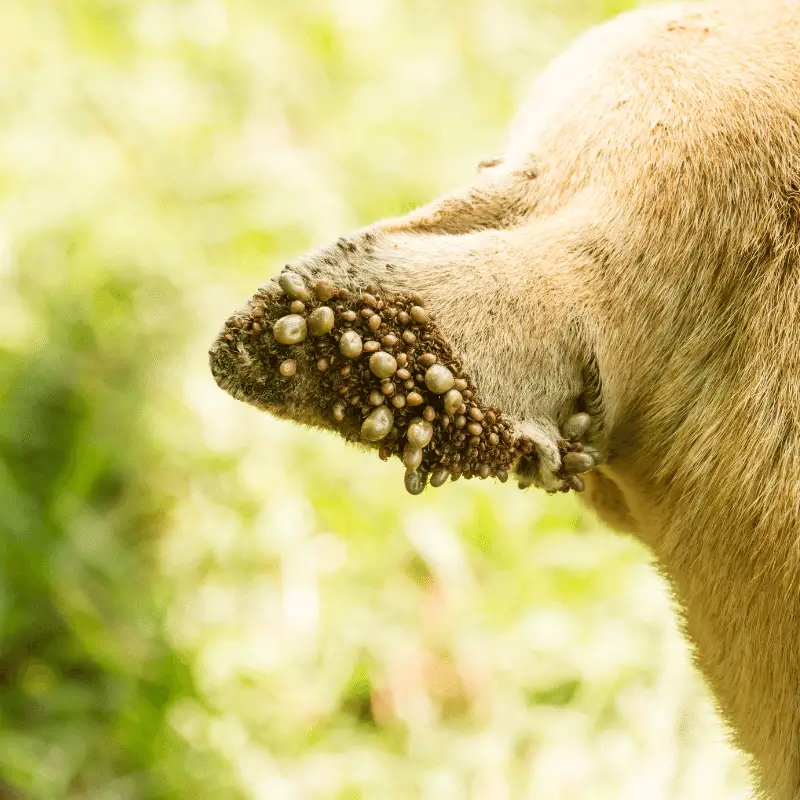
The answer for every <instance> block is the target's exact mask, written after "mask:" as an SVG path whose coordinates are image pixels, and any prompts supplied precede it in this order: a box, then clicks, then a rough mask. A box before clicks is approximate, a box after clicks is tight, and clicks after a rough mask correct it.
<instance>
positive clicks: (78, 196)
mask: <svg viewBox="0 0 800 800" xmlns="http://www.w3.org/2000/svg"><path fill="white" fill-rule="evenodd" d="M627 5H628V4H627V3H625V2H612V1H609V2H603V1H602V0H592V1H591V2H586V1H585V0H569V1H568V2H555V0H492V2H482V1H479V0H441V1H440V2H430V0H261V1H258V0H230V1H229V2H224V0H185V2H181V1H180V0H152V1H150V0H143V1H142V2H123V1H122V0H94V1H93V2H92V1H91V0H71V1H70V2H60V1H57V0H24V1H23V0H16V1H15V2H12V1H11V0H6V2H3V3H2V4H0V36H1V37H2V47H0V303H1V304H2V307H1V311H2V313H0V334H1V335H0V398H2V404H1V405H0V408H1V409H2V414H0V525H1V526H2V539H1V540H0V542H1V545H0V553H2V561H0V798H3V800H5V799H6V798H21V799H23V800H29V799H30V800H33V799H36V800H38V799H39V798H42V799H43V800H44V799H48V800H49V799H50V798H58V799H59V800H62V799H67V800H78V798H80V799H81V800H84V799H85V800H89V798H91V800H101V799H102V800H112V799H113V800H116V799H117V798H120V799H130V800H134V799H137V800H138V798H164V799H165V800H166V799H167V798H176V799H177V798H181V799H183V798H200V800H205V799H206V798H220V800H227V799H228V798H254V799H256V800H295V799H297V800H323V799H324V800H328V799H331V800H333V799H336V800H356V799H357V798H364V799H366V798H370V799H371V798H386V799H387V800H400V798H402V799H403V800H405V799H406V798H424V799H425V800H450V799H452V800H456V799H457V798H458V799H460V798H476V799H477V798H480V800H484V799H488V800H512V799H515V798H532V799H533V798H535V800H562V799H564V800H565V799H566V798H591V799H592V800H604V799H605V798H608V799H609V800H611V799H612V798H613V800H620V798H626V799H627V798H630V799H631V800H633V798H636V800H640V798H648V800H650V799H651V798H652V799H655V800H658V799H659V798H664V800H667V799H669V800H694V798H697V800H700V799H701V798H702V800H708V798H726V799H728V798H744V797H746V796H748V792H747V780H746V772H745V765H744V760H743V758H742V757H741V756H740V755H738V754H737V753H736V752H735V751H734V750H733V749H732V748H730V747H729V745H728V744H727V743H726V741H727V737H726V734H725V731H724V730H723V729H722V727H721V726H720V725H719V723H718V721H717V719H716V717H715V714H714V712H713V710H712V704H711V702H710V700H709V697H708V694H707V692H706V690H705V689H704V687H703V686H702V684H701V683H700V681H699V679H698V678H697V677H696V675H695V674H694V672H693V671H692V669H691V667H690V655H689V653H688V649H687V647H686V646H685V645H684V643H683V642H682V640H681V639H680V637H679V635H678V633H677V624H676V621H675V618H674V614H673V609H672V605H671V600H670V598H669V595H668V590H667V587H666V585H665V583H664V582H663V581H662V580H661V579H660V577H659V576H658V575H657V573H656V571H655V569H654V567H653V566H652V564H651V560H650V557H649V555H648V554H647V553H646V552H645V551H644V549H643V548H641V547H640V546H638V545H637V544H635V543H633V542H631V541H629V540H626V539H625V538H622V537H618V536H615V535H611V534H609V533H607V532H603V531H601V530H599V529H598V527H597V526H596V524H595V523H594V522H593V521H592V519H591V518H590V517H589V516H588V515H587V514H586V513H585V512H583V511H582V510H581V509H580V508H579V506H578V505H577V504H576V503H575V501H574V499H573V498H571V497H566V498H565V497H560V498H556V499H550V498H547V497H546V496H544V495H541V494H538V493H534V492H528V493H522V492H520V491H518V490H517V489H516V488H513V487H512V486H511V485H508V486H505V487H501V486H488V485H477V484H476V482H471V483H469V484H467V483H464V482H462V483H459V484H456V485H449V486H448V487H446V488H444V489H442V490H439V491H438V492H435V493H434V492H428V493H426V494H425V495H424V496H423V497H421V498H415V499H412V498H410V497H407V496H406V495H405V494H404V492H403V490H402V480H401V479H400V472H399V466H398V465H397V464H381V463H380V462H379V461H378V459H377V458H375V457H370V456H367V455H363V454H360V453H358V452H356V451H354V450H351V449H349V448H348V447H347V446H345V445H344V444H343V443H342V442H341V441H340V440H338V439H336V438H334V437H333V436H328V435H325V434H320V433H312V432H309V431H305V430H300V429H298V428H296V427H294V426H292V425H290V424H288V423H281V422H277V421H275V420H272V419H269V418H267V417H266V416H264V415H261V414H259V413H257V412H256V411H255V410H254V409H252V408H249V407H246V406H244V405H240V404H238V403H236V402H235V401H233V400H232V399H230V398H229V397H228V396H226V395H225V394H223V393H222V392H221V391H220V390H219V389H217V387H216V386H215V385H214V383H213V381H212V379H211V376H210V374H209V372H208V368H207V361H206V351H207V348H208V345H209V344H210V342H211V340H212V338H213V336H214V335H215V333H216V331H217V329H218V328H219V326H220V324H221V323H222V321H223V320H224V318H225V317H226V316H227V315H228V314H229V313H230V312H231V311H232V310H233V309H234V308H235V307H236V306H237V305H238V304H239V303H240V302H241V301H242V300H243V299H244V298H245V297H246V296H247V295H249V293H250V292H251V291H252V290H253V289H254V288H255V286H256V285H258V284H259V283H261V282H263V281H264V280H265V279H266V278H267V277H269V276H270V275H272V274H273V273H275V272H276V271H277V270H278V269H280V267H281V266H282V265H283V264H284V263H285V262H286V261H287V260H289V259H291V258H292V257H295V256H297V255H299V254H300V253H302V252H303V251H305V250H308V249H310V248H312V247H315V246H317V245H320V244H322V243H325V242H326V241H327V240H329V239H332V238H334V237H336V236H338V235H339V234H341V233H342V232H346V231H347V230H349V229H351V228H353V227H356V226H359V225H362V224H365V223H368V222H369V221H371V220H374V219H375V218H378V217H381V216H388V215H394V214H398V213H402V212H403V211H405V210H407V209H409V208H411V207H413V206H414V205H416V204H418V203H420V202H422V201H425V200H427V199H429V198H431V197H433V196H434V195H435V194H437V193H439V192H442V191H445V190H447V189H449V188H450V187H451V186H452V185H454V184H457V183H462V182H463V181H464V180H467V179H469V177H470V176H471V175H472V174H473V171H474V167H475V165H476V164H477V162H478V161H479V160H480V159H482V158H485V157H490V156H492V155H494V154H495V153H496V152H497V149H498V147H499V145H500V144H501V143H502V141H503V137H504V135H505V128H506V124H507V122H508V120H509V118H510V116H511V115H512V113H513V111H514V109H515V106H516V104H517V103H518V101H519V100H520V98H521V97H522V96H523V93H524V90H525V87H526V85H527V83H528V81H529V79H530V77H531V76H532V75H533V74H534V73H535V71H536V70H537V69H539V68H541V66H542V65H543V64H544V63H545V62H546V61H547V60H548V59H549V58H551V57H552V56H553V55H555V54H556V53H557V52H558V51H560V50H561V49H562V48H563V47H564V46H565V45H566V43H567V42H568V41H569V40H570V38H572V37H573V36H574V35H575V34H576V33H577V32H578V31H579V30H581V29H583V28H585V27H587V26H588V25H590V24H592V23H593V22H595V21H597V20H600V19H602V18H604V17H606V16H608V15H610V14H612V13H615V12H618V11H620V10H623V9H624V8H625V7H626V6H627Z"/></svg>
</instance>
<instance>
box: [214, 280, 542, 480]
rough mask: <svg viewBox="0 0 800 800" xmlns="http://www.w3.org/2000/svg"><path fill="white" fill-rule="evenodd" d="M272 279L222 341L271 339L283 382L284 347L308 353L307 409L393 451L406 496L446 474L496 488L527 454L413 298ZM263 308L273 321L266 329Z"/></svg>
mask: <svg viewBox="0 0 800 800" xmlns="http://www.w3.org/2000/svg"><path fill="white" fill-rule="evenodd" d="M278 283H279V286H280V288H281V290H282V293H281V294H280V295H279V296H277V297H276V296H275V294H274V291H273V292H270V296H269V297H266V296H265V297H264V305H261V304H259V303H258V302H256V304H255V306H254V308H253V310H252V312H251V319H250V320H248V321H246V322H245V321H243V320H240V321H239V322H238V324H236V325H234V328H233V329H231V330H230V332H229V333H228V334H226V338H228V340H229V341H231V342H233V341H234V340H235V337H236V336H237V335H245V334H246V335H248V337H249V338H250V340H251V342H252V340H253V338H254V337H268V338H269V339H271V340H272V342H270V344H271V345H272V346H271V347H270V348H269V350H270V351H271V352H272V353H273V356H272V361H273V362H274V364H275V369H276V373H277V374H279V375H280V376H281V377H280V379H281V380H287V381H291V380H293V379H295V378H296V377H297V375H298V370H299V369H300V367H299V366H298V360H297V359H296V358H293V357H292V356H293V350H294V348H297V347H298V346H301V345H302V346H304V347H309V346H310V347H311V348H313V355H314V358H313V362H314V363H315V367H314V369H315V371H316V375H317V380H318V381H319V389H320V391H319V394H318V398H317V399H316V403H317V404H318V405H319V403H320V402H321V409H320V410H321V411H322V413H323V415H326V416H327V418H328V420H329V422H330V424H331V427H333V428H334V429H337V428H338V429H340V430H341V431H342V432H343V433H345V432H346V431H352V430H353V429H354V426H357V430H358V431H359V432H360V437H361V439H362V440H363V441H364V442H368V443H371V444H374V445H375V446H376V447H377V448H378V451H379V455H380V457H381V458H382V459H383V460H387V459H389V458H390V457H391V456H393V455H396V456H397V457H398V458H399V459H400V460H401V461H402V462H403V465H404V466H405V468H406V474H405V486H406V489H407V490H408V491H409V492H410V493H411V494H414V495H416V494H420V493H421V492H422V491H423V490H424V488H425V486H426V485H427V484H428V483H430V484H431V486H434V487H436V486H441V485H442V484H444V483H445V482H446V481H447V480H448V478H449V479H451V480H458V478H460V477H464V478H490V477H495V478H498V479H499V480H500V481H503V482H505V481H506V480H508V471H509V469H510V468H511V467H512V466H513V465H514V463H515V462H516V461H517V460H518V459H519V458H520V457H526V456H529V455H530V454H531V453H532V452H533V442H532V441H531V440H530V439H529V438H527V437H525V436H514V434H513V431H512V427H511V425H510V423H509V422H507V421H506V420H504V419H503V416H502V414H501V412H500V409H499V408H497V407H496V406H492V405H485V404H484V403H482V402H481V400H480V397H479V396H478V392H477V389H476V387H475V385H474V383H473V382H472V380H471V378H470V377H469V375H467V374H466V373H465V371H464V369H463V368H462V365H461V363H460V362H459V360H458V358H457V357H456V356H455V355H454V354H453V352H452V350H451V348H450V347H449V345H448V344H447V342H446V341H445V340H444V339H443V338H442V336H441V335H440V334H439V333H438V331H437V328H436V325H435V323H434V321H433V320H432V319H431V317H430V314H429V312H428V311H427V310H426V309H425V307H424V302H423V300H422V298H421V297H419V296H418V295H415V294H392V295H389V294H386V293H384V292H383V291H381V289H380V288H379V287H378V286H376V285H370V286H367V287H366V289H365V291H364V292H363V293H361V294H353V293H351V292H347V291H342V290H337V289H336V287H334V286H333V285H332V284H331V283H329V282H328V281H326V280H320V281H318V282H317V283H316V284H315V285H314V286H313V287H312V288H309V287H308V286H307V285H306V283H305V282H304V281H303V279H302V278H301V277H300V276H299V275H297V274H295V273H292V272H284V273H283V274H282V275H281V276H280V278H279V280H278ZM267 312H268V317H269V318H271V319H275V318H276V317H277V319H276V321H275V322H274V323H272V325H271V326H270V325H269V324H265V321H264V320H265V317H266V316H267ZM243 328H244V329H243ZM264 344H267V342H264ZM274 353H278V354H279V357H278V359H277V360H276V359H275V356H274ZM303 362H304V363H307V359H303ZM277 374H276V378H277ZM320 398H321V401H320Z"/></svg>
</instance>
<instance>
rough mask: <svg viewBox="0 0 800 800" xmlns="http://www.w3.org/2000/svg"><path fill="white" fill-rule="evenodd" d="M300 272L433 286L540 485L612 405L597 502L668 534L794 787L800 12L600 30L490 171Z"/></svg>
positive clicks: (686, 605)
mask: <svg viewBox="0 0 800 800" xmlns="http://www.w3.org/2000/svg"><path fill="white" fill-rule="evenodd" d="M291 266H292V268H293V269H295V270H297V271H298V272H300V273H302V274H305V275H307V276H309V277H327V278H330V279H331V280H332V281H333V282H334V283H336V284H337V285H342V284H347V285H356V286H363V285H364V284H366V283H369V282H373V281H374V282H377V283H379V284H380V285H381V286H382V287H383V288H385V289H388V290H395V289H396V290H412V289H413V290H414V291H417V292H419V293H421V294H422V296H423V297H424V298H425V300H426V304H427V307H428V308H429V309H431V310H432V311H433V313H434V314H435V316H436V319H437V321H438V324H439V326H440V327H441V328H442V329H443V330H444V331H445V332H446V333H447V335H448V336H449V337H450V340H451V341H452V343H453V346H454V348H455V349H456V351H457V352H459V353H460V354H461V356H462V359H463V362H464V364H465V366H466V367H467V368H468V369H469V370H470V372H471V373H472V375H473V377H474V378H475V380H476V384H477V385H478V386H479V387H480V390H481V392H482V395H483V396H484V398H485V399H486V401H487V402H494V403H497V404H498V405H499V406H501V407H502V408H503V409H504V411H505V412H506V413H508V414H509V415H510V416H511V417H513V418H514V419H515V420H517V423H518V426H519V428H520V430H524V431H525V432H527V433H530V434H531V435H532V436H533V437H534V438H535V440H536V442H537V445H538V449H539V455H540V456H541V459H540V470H539V473H538V474H537V475H536V476H534V477H535V479H536V482H537V483H538V484H539V485H542V486H544V487H545V488H552V486H553V481H554V478H553V476H554V475H555V473H556V471H557V470H558V468H559V466H560V459H559V454H558V448H557V445H556V442H557V439H558V428H559V426H560V425H561V424H562V423H563V421H564V419H566V417H567V416H568V415H569V414H571V413H572V412H574V411H575V410H576V409H578V408H580V407H584V406H585V407H587V408H588V409H589V410H590V411H591V413H592V416H593V423H594V424H593V430H592V444H593V445H594V446H595V447H596V448H598V449H599V450H600V451H601V452H602V453H603V455H604V456H605V458H606V461H605V463H604V464H603V465H602V466H601V467H600V468H599V469H597V470H595V472H593V473H590V474H589V475H587V476H586V483H587V491H586V494H585V499H586V501H587V502H588V503H589V505H590V506H591V507H592V508H594V509H595V510H596V512H597V513H598V515H599V516H600V517H601V518H602V519H603V520H604V521H605V522H607V523H608V524H609V525H610V526H612V527H614V528H617V529H619V530H622V531H627V532H630V533H633V534H635V535H636V536H638V537H639V538H640V539H641V540H642V541H644V542H645V543H647V544H648V545H649V546H650V547H651V548H652V549H653V551H654V552H655V554H656V555H657V557H658V560H659V562H660V565H661V567H662V568H663V570H664V572H665V574H666V575H667V576H668V577H669V580H670V581H671V583H672V586H673V587H674V589H675V593H676V596H677V598H678V600H679V602H680V605H681V608H682V610H683V613H684V616H685V623H686V624H685V627H686V632H687V634H688V636H689V637H690V639H691V640H692V641H693V643H694V644H695V645H696V661H697V665H698V666H699V668H700V669H701V670H702V672H703V674H704V675H705V676H706V678H707V679H708V682H709V683H710V685H711V687H712V689H713V691H714V693H715V694H716V697H717V699H718V701H719V704H720V707H721V710H722V713H723V714H724V716H725V718H726V719H727V720H728V721H729V723H730V724H731V726H732V727H733V729H734V730H735V732H736V736H737V740H738V743H739V744H740V745H741V747H742V748H743V749H744V750H746V751H747V752H749V753H752V754H753V755H754V756H755V757H756V762H757V764H758V770H759V775H760V778H761V783H762V786H763V789H764V791H765V792H766V794H767V795H768V796H769V797H772V798H775V800H798V798H800V607H799V606H800V603H799V602H798V597H799V596H800V539H799V538H798V534H800V324H799V320H798V315H799V314H800V8H798V5H797V4H796V3H794V2H769V0H767V2H765V0H758V2H749V0H748V2H743V3H739V4H737V3H713V4H708V5H696V4H691V5H688V4H687V5H671V6H656V7H651V8H648V9H645V10H641V11H636V12H633V13H629V14H625V15H623V16H621V17H619V18H617V19H616V20H614V21H612V22H610V23H608V24H605V25H602V26H600V27H598V28H596V29H594V30H592V31H590V32H589V33H588V34H586V35H585V36H584V37H582V38H581V39H580V40H579V41H578V42H577V43H576V44H575V45H574V46H573V47H572V48H571V49H570V50H569V51H568V52H566V53H565V54H564V55H563V56H561V57H560V58H558V59H557V60H556V61H555V62H554V63H553V64H552V65H551V66H550V67H549V68H548V69H547V70H546V71H545V72H544V74H542V75H541V77H540V78H539V79H538V81H537V82H536V84H535V86H534V88H533V91H532V93H531V96H530V98H529V99H528V100H527V101H526V102H525V103H524V106H523V108H522V110H521V112H520V114H519V115H518V117H517V119H516V121H515V122H514V124H513V126H512V129H511V134H510V137H509V140H508V144H507V147H506V150H505V153H503V154H502V155H501V156H500V157H499V158H498V159H496V160H494V161H490V162H487V165H486V166H483V167H482V168H481V169H480V170H479V172H478V174H477V177H476V179H475V181H474V182H473V183H472V185H470V186H468V187H466V188H465V189H463V190H462V191H459V192H457V193H454V194H453V195H450V196H447V197H444V198H442V199H440V200H438V201H436V202H434V203H432V204H431V205H429V206H426V207H424V208H422V209H419V210H417V211H415V212H413V213H411V214H409V215H407V216H405V217H402V218H399V219H393V220H389V221H383V222H379V223H377V224H375V225H373V226H370V227H369V228H368V229H366V230H363V231H359V232H356V233H354V234H352V235H350V236H348V237H347V239H345V240H340V241H339V242H337V243H335V244H334V245H333V246H331V247H329V248H326V249H324V250H322V251H319V252H316V253H313V254H311V255H309V256H307V257H305V258H303V259H301V260H299V261H298V262H297V263H295V264H292V265H291ZM218 378H219V376H218ZM220 380H221V382H223V379H220ZM229 388H230V387H229ZM262 405H264V407H268V408H269V410H271V411H274V412H276V413H282V414H284V415H288V416H293V417H295V418H297V417H298V414H297V413H295V412H293V411H288V412H287V410H286V409H285V408H283V409H281V408H280V404H279V403H277V404H275V403H273V404H272V405H270V404H269V403H264V404H262ZM305 421H313V420H305Z"/></svg>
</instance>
